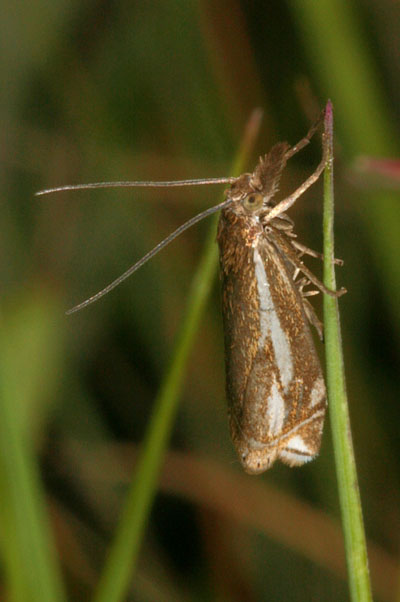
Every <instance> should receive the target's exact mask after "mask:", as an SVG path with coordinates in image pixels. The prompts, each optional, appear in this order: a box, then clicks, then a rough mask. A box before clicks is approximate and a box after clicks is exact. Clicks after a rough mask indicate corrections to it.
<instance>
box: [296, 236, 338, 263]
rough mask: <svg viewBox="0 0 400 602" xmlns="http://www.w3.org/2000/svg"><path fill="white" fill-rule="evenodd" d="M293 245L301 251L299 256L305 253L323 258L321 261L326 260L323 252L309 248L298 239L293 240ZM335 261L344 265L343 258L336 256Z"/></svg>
mask: <svg viewBox="0 0 400 602" xmlns="http://www.w3.org/2000/svg"><path fill="white" fill-rule="evenodd" d="M292 245H293V246H294V247H295V248H296V249H298V250H299V251H300V253H301V254H300V255H299V257H302V256H303V255H310V257H315V258H316V259H321V261H324V255H323V253H319V252H318V251H314V250H313V249H309V248H308V247H306V246H305V245H302V244H301V242H298V241H297V240H292ZM333 263H334V264H335V265H340V266H342V265H343V264H344V261H343V259H336V258H334V260H333Z"/></svg>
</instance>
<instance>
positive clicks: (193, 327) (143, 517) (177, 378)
mask: <svg viewBox="0 0 400 602" xmlns="http://www.w3.org/2000/svg"><path fill="white" fill-rule="evenodd" d="M259 123H260V113H259V112H255V113H254V114H253V116H252V117H251V119H250V121H249V124H248V127H247V130H246V132H245V136H244V139H243V143H242V149H241V151H240V152H239V154H238V157H237V160H236V161H235V167H234V169H233V175H235V174H237V173H240V172H241V171H243V167H244V165H245V162H246V160H247V156H248V154H249V153H250V150H251V148H252V146H253V143H254V139H255V136H256V134H257V133H258V128H259ZM215 226H216V221H215V219H214V220H213V223H212V225H211V228H210V233H209V235H208V238H207V241H206V244H205V247H204V251H203V254H202V257H201V259H200V262H199V266H198V268H197V271H196V274H195V276H194V278H193V282H192V286H191V290H190V293H189V298H188V305H187V312H186V316H185V318H184V320H183V323H182V327H181V331H180V334H179V336H178V340H177V343H176V347H175V351H174V353H173V357H172V361H171V364H170V367H169V369H168V371H167V373H166V375H165V378H164V381H163V383H162V385H161V388H160V392H159V394H158V396H157V399H156V401H155V406H154V411H153V414H152V418H151V421H150V424H149V427H148V431H147V435H146V438H145V441H144V443H143V448H142V453H141V455H140V458H139V461H138V465H137V469H136V474H135V476H134V479H133V481H132V485H131V487H130V490H129V492H128V494H127V499H126V503H125V506H124V508H123V511H122V516H121V520H120V523H119V525H118V527H117V531H116V535H115V539H114V541H113V543H112V545H111V549H110V551H109V554H108V558H107V561H106V566H105V569H104V572H103V574H102V576H101V579H100V583H99V586H98V590H97V593H96V595H95V597H94V600H95V602H117V601H119V600H125V595H126V592H127V590H128V588H129V584H130V581H131V579H132V575H133V574H134V572H135V568H136V563H137V559H138V554H139V550H140V546H141V543H142V540H143V536H144V533H145V529H146V524H147V520H148V517H149V514H150V510H151V506H152V503H153V499H154V496H155V493H156V488H157V481H158V475H159V472H160V469H161V465H162V461H163V457H164V454H165V451H166V448H167V445H168V441H169V439H170V434H171V430H172V426H173V423H174V418H175V415H176V411H177V408H178V404H179V396H180V392H181V389H182V384H183V380H184V376H185V367H186V363H187V360H188V356H189V353H190V349H191V347H192V345H193V342H194V340H195V336H196V332H197V330H198V327H199V323H200V319H201V316H202V313H203V310H204V307H205V304H206V301H207V298H208V295H209V293H210V290H211V286H212V282H213V279H214V276H215V273H216V270H217V261H218V260H217V253H216V247H215Z"/></svg>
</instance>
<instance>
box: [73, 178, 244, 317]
mask: <svg viewBox="0 0 400 602" xmlns="http://www.w3.org/2000/svg"><path fill="white" fill-rule="evenodd" d="M232 179H233V180H235V179H236V178H232ZM224 181H227V179H224ZM184 185H185V184H184ZM230 203H232V199H225V201H223V202H222V203H219V204H218V205H214V207H209V208H208V209H206V210H205V211H202V212H201V213H198V214H197V215H195V216H194V217H192V218H190V219H189V220H188V221H187V222H185V223H184V224H182V225H181V226H179V228H177V229H176V230H174V232H171V234H169V235H168V236H167V237H166V238H164V240H162V241H161V242H159V243H158V245H156V246H155V247H154V248H153V249H152V250H151V251H149V252H148V253H146V255H144V256H143V257H142V258H141V259H139V261H137V262H136V263H135V264H134V265H132V266H131V267H130V268H129V269H128V270H126V272H124V273H123V274H121V276H119V277H118V278H117V279H116V280H114V281H113V282H111V283H110V284H108V285H107V286H106V287H105V288H103V289H102V290H101V291H99V292H98V293H96V294H95V295H93V296H92V297H89V299H86V301H82V303H79V305H75V307H72V308H71V309H69V310H68V311H67V312H66V314H67V315H70V314H73V313H75V312H76V311H79V310H81V309H83V308H84V307H87V306H88V305H91V304H92V303H95V301H98V300H99V299H100V298H101V297H104V295H107V293H109V292H110V291H112V290H113V289H114V288H115V287H117V286H118V285H119V284H121V282H123V281H124V280H126V279H127V278H129V276H131V275H132V274H133V273H134V272H136V270H138V269H139V268H141V267H142V265H144V264H145V263H146V262H147V261H149V259H151V258H152V257H154V255H156V254H157V253H158V252H159V251H161V249H163V248H164V247H166V246H167V245H169V243H170V242H172V241H173V240H174V239H175V238H176V237H177V236H179V235H180V234H182V232H184V231H185V230H187V229H188V228H191V227H192V226H194V224H197V222H200V221H201V220H202V219H204V218H205V217H208V216H209V215H212V214H213V213H216V212H217V211H219V210H220V209H223V208H224V207H227V205H229V204H230Z"/></svg>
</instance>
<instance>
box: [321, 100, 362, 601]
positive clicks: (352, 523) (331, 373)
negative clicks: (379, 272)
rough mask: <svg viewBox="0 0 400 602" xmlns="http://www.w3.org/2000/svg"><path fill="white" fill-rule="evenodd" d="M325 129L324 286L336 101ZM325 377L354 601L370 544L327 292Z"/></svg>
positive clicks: (328, 279)
mask: <svg viewBox="0 0 400 602" xmlns="http://www.w3.org/2000/svg"><path fill="white" fill-rule="evenodd" d="M325 119H326V121H325V128H326V133H327V144H328V148H329V150H328V159H327V166H326V168H325V173H324V256H325V261H324V284H325V285H326V286H327V287H329V288H331V289H335V288H336V281H335V271H334V264H333V257H334V245H333V206H334V194H333V148H332V124H333V116H332V105H331V103H330V102H328V105H327V112H326V118H325ZM324 324H325V349H326V375H327V386H328V398H329V410H330V419H331V427H332V438H333V445H334V453H335V463H336V474H337V481H338V490H339V499H340V507H341V514H342V524H343V531H344V539H345V548H346V560H347V570H348V575H349V586H350V594H351V600H352V601H353V602H361V601H362V602H368V600H372V595H371V585H370V579H369V570H368V558H367V548H366V540H365V533H364V525H363V518H362V509H361V500H360V493H359V489H358V482H357V471H356V463H355V458H354V452H353V444H352V438H351V429H350V417H349V409H348V402H347V394H346V383H345V375H344V364H343V355H342V345H341V333H340V321H339V309H338V301H337V299H335V298H333V297H329V296H328V295H324Z"/></svg>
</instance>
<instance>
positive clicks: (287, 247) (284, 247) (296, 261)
mask: <svg viewBox="0 0 400 602" xmlns="http://www.w3.org/2000/svg"><path fill="white" fill-rule="evenodd" d="M274 238H275V240H276V242H277V243H278V244H277V245H276V248H277V249H278V250H279V252H280V253H283V254H284V255H285V257H286V259H287V260H289V261H290V263H291V264H292V265H293V266H294V268H295V270H294V271H296V268H298V270H299V272H302V273H303V274H304V276H306V277H307V278H308V280H309V281H310V282H312V283H313V284H314V285H315V286H316V287H317V288H318V289H319V290H320V291H321V292H322V293H325V294H327V295H330V296H331V297H341V296H342V295H344V294H345V293H347V290H346V289H345V288H341V289H340V290H338V291H332V290H331V289H330V288H327V287H326V286H325V284H323V282H321V280H319V279H318V278H317V277H316V276H315V275H314V274H313V273H312V272H311V270H309V269H308V267H307V266H306V265H304V262H303V261H301V259H300V257H299V256H298V254H297V253H296V251H295V249H294V248H293V247H292V245H291V244H290V243H288V242H287V241H286V240H285V238H284V237H283V236H282V235H281V234H280V232H278V231H277V230H275V231H274ZM290 242H291V243H292V242H293V241H290Z"/></svg>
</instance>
